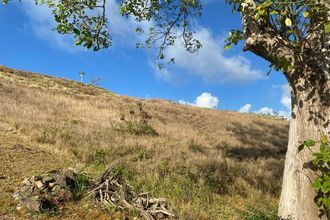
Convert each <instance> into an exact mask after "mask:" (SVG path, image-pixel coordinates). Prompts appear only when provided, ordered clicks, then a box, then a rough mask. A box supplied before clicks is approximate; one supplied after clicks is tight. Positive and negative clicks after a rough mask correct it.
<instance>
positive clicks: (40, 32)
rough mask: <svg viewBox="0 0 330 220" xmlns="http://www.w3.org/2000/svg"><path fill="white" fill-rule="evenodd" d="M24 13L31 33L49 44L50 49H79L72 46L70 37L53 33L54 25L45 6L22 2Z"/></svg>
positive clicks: (70, 50) (32, 2)
mask: <svg viewBox="0 0 330 220" xmlns="http://www.w3.org/2000/svg"><path fill="white" fill-rule="evenodd" d="M21 4H22V5H23V9H24V12H25V13H26V15H27V16H28V17H29V19H30V20H29V21H28V22H29V25H27V26H28V28H31V31H32V33H34V35H35V36H36V37H37V38H39V39H42V40H45V41H47V42H48V43H49V45H50V46H51V47H52V48H54V49H55V48H56V49H61V50H65V51H68V52H74V51H78V50H81V49H78V47H76V46H74V40H73V39H72V37H70V36H66V35H60V34H58V33H57V32H55V31H53V29H54V27H55V26H56V25H55V22H54V18H53V16H52V14H51V11H50V9H49V8H47V7H46V6H44V5H42V6H39V5H36V4H35V3H34V1H22V3H21Z"/></svg>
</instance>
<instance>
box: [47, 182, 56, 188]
mask: <svg viewBox="0 0 330 220" xmlns="http://www.w3.org/2000/svg"><path fill="white" fill-rule="evenodd" d="M56 185H57V183H56V182H52V183H48V186H49V188H51V189H52V188H54V186H56Z"/></svg>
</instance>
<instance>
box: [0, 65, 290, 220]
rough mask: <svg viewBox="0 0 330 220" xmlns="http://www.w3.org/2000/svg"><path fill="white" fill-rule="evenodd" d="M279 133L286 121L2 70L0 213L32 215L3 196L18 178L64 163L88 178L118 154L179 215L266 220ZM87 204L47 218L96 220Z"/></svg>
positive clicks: (276, 173) (128, 172) (133, 176)
mask: <svg viewBox="0 0 330 220" xmlns="http://www.w3.org/2000/svg"><path fill="white" fill-rule="evenodd" d="M139 103H140V104H139ZM141 105H142V112H143V113H145V114H147V115H148V116H151V119H148V120H147V121H148V122H147V126H144V125H145V124H143V123H141V122H140V121H141V120H142V119H143V117H144V116H143V115H142V113H141V111H140V110H139V108H140V107H141ZM131 125H132V126H131ZM152 128H153V129H155V131H156V132H157V134H158V135H157V134H155V135H152V134H153V133H152V132H151V133H150V132H149V131H150V129H152ZM148 129H149V130H148ZM137 130H138V131H139V132H136V131H137ZM141 131H142V133H141ZM148 132H149V133H148ZM144 133H145V134H144ZM287 133H288V123H287V122H286V121H284V120H278V119H271V118H267V117H262V116H257V115H249V114H239V113H236V112H230V111H217V110H208V109H203V108H197V107H189V106H183V105H180V104H176V103H172V102H169V101H164V100H142V99H133V98H129V97H124V96H119V95H115V94H113V93H111V92H108V91H106V90H104V89H101V88H96V87H93V86H87V85H83V84H81V83H77V82H74V81H68V80H63V79H55V78H51V77H48V76H42V75H38V74H33V73H27V72H22V71H17V70H12V69H8V68H6V67H0V149H1V152H0V159H1V161H2V162H1V164H0V170H1V173H0V177H1V175H2V176H5V177H10V178H3V179H0V195H1V196H0V199H1V200H3V201H0V203H1V204H0V216H1V215H3V216H5V215H6V216H9V217H10V216H11V217H16V218H18V216H23V217H22V218H23V219H24V218H32V217H27V216H28V215H27V214H24V213H23V214H22V213H20V212H18V211H16V210H15V209H14V207H13V203H12V202H11V197H10V193H11V191H12V190H13V189H12V187H13V186H14V185H15V184H17V182H18V181H19V180H20V179H22V178H23V177H25V176H30V175H32V174H33V173H34V174H35V173H40V172H44V171H46V170H51V169H55V168H63V167H68V166H76V167H79V168H80V169H82V170H84V171H85V172H88V173H90V175H93V176H96V175H98V174H99V173H100V172H101V171H102V169H104V168H105V167H106V166H107V164H109V163H111V162H112V161H114V160H120V161H121V166H122V169H123V173H124V174H125V176H126V178H128V179H129V181H130V182H131V184H132V185H133V187H134V188H135V189H136V190H141V191H149V192H151V193H152V194H153V195H155V196H162V197H166V198H168V199H169V201H170V206H171V209H172V211H173V212H174V213H175V214H176V215H177V216H178V217H179V218H180V219H272V218H274V216H276V207H277V200H278V196H279V191H280V185H281V177H282V171H283V160H284V155H285V151H286V144H287V138H288V137H287ZM14 144H22V145H23V146H24V147H27V148H29V149H30V150H24V148H18V149H15V148H12V146H13V145H14ZM20 151H24V152H20ZM17 155H18V156H17ZM8 184H10V185H11V186H10V187H9V188H10V189H8ZM88 207H89V206H88ZM89 208H90V207H89ZM89 208H86V209H85V208H84V206H83V205H82V204H79V203H78V204H76V207H75V208H73V209H71V211H66V212H65V211H64V212H63V213H64V214H63V213H62V215H61V217H56V216H55V217H53V218H55V219H56V218H59V219H61V218H64V217H63V215H64V216H65V217H66V218H68V219H70V218H71V219H75V218H76V217H77V215H76V214H77V212H80V213H84V215H83V216H85V218H87V219H88V218H90V219H92V218H96V217H95V216H96V214H95V216H94V217H91V216H92V215H89V214H90V213H93V211H91V210H89ZM82 210H83V211H82ZM86 213H87V214H86ZM98 214H99V213H98ZM100 215H102V214H100ZM75 216H76V217H75ZM86 216H89V217H86ZM39 217H40V216H39ZM40 218H43V217H42V216H41V217H40ZM77 218H78V217H77ZM79 218H82V217H81V216H80V217H79ZM0 219H1V217H0Z"/></svg>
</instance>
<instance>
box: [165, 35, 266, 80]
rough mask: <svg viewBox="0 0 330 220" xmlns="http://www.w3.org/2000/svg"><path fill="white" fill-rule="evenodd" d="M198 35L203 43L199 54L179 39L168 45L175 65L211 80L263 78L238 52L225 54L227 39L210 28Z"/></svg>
mask: <svg viewBox="0 0 330 220" xmlns="http://www.w3.org/2000/svg"><path fill="white" fill-rule="evenodd" d="M195 37H196V38H197V39H198V40H200V41H201V42H202V44H203V47H202V48H201V49H200V50H199V51H198V53H195V54H191V53H188V52H187V51H186V50H185V48H184V47H183V46H182V44H181V43H179V42H177V43H176V44H175V45H174V46H171V47H168V48H167V50H166V51H165V55H166V57H169V58H172V57H174V58H175V64H174V66H175V67H178V68H181V69H184V70H186V71H188V72H189V73H191V74H195V75H198V76H200V77H202V79H204V80H205V81H207V82H212V83H223V82H235V83H241V82H249V81H255V80H257V79H260V78H262V72H261V71H259V70H257V69H255V68H254V67H253V66H252V64H251V62H250V60H248V59H246V58H245V57H243V56H239V55H236V56H227V55H225V50H224V49H223V45H224V40H223V39H221V38H215V37H214V36H213V35H212V34H211V33H210V32H209V30H207V29H205V28H200V29H199V30H198V31H197V32H196V35H195Z"/></svg>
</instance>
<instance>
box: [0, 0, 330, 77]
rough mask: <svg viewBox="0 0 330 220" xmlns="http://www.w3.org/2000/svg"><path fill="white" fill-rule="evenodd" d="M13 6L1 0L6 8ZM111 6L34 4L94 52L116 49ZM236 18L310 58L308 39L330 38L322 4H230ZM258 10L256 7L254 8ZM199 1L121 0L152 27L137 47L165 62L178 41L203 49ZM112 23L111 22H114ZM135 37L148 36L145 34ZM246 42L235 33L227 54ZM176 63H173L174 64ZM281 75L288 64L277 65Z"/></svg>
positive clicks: (312, 0)
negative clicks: (197, 34)
mask: <svg viewBox="0 0 330 220" xmlns="http://www.w3.org/2000/svg"><path fill="white" fill-rule="evenodd" d="M9 1H10V0H2V2H3V3H4V4H7V3H8V2H9ZM106 1H107V0H35V3H36V4H37V5H47V6H48V7H49V8H50V9H51V10H52V13H53V15H54V19H55V21H56V22H57V26H56V27H55V30H56V31H57V32H59V33H60V34H72V35H73V36H74V38H75V39H76V42H75V43H76V45H81V46H84V47H85V48H87V49H89V48H92V49H93V50H94V51H97V50H99V49H103V48H107V47H109V46H111V34H110V33H109V28H108V26H109V23H108V19H107V15H106V3H107V2H106ZM226 3H227V4H228V5H230V6H232V11H233V12H239V13H241V14H242V15H243V14H248V15H249V16H251V17H253V18H254V19H256V20H257V21H258V22H259V25H260V26H262V27H263V29H264V30H265V31H268V32H272V33H273V34H277V35H280V36H281V37H282V38H283V39H284V40H286V41H289V42H291V43H292V44H291V45H292V47H293V48H294V49H295V50H297V52H298V53H299V52H300V53H302V54H305V50H306V48H311V47H312V46H311V45H309V44H311V42H310V41H309V38H311V37H313V34H315V33H317V32H320V34H322V33H323V34H324V33H329V32H330V22H329V21H328V20H327V12H328V11H329V8H327V7H326V1H325V0H324V1H322V0H226ZM251 6H253V7H251ZM201 12H202V6H201V2H200V1H198V0H121V1H120V13H121V14H122V15H123V16H132V17H134V18H135V19H136V20H137V21H149V22H150V23H151V24H152V26H151V27H150V28H149V30H147V34H148V35H147V36H148V37H147V39H146V41H145V42H144V43H138V44H137V47H151V46H154V45H156V46H158V48H159V54H158V57H159V58H160V59H163V58H164V54H163V51H164V49H165V48H166V47H168V46H171V45H173V44H174V42H175V41H176V40H177V39H181V40H182V42H183V44H184V46H185V48H186V50H187V51H189V52H196V51H197V50H198V49H200V48H201V47H202V44H201V42H200V41H198V40H197V39H195V38H194V26H195V25H194V24H195V22H196V20H197V19H198V18H199V17H200V16H201ZM110 19H111V18H110ZM136 31H138V32H143V31H145V30H142V29H141V28H139V27H138V28H137V29H136ZM240 40H243V31H242V30H231V31H230V36H229V37H228V38H227V40H226V46H225V48H227V49H228V48H230V47H231V45H232V44H235V45H236V44H237V43H238V42H239V41H240ZM172 61H174V60H172ZM273 65H274V66H275V68H276V69H277V70H279V69H280V68H282V67H283V66H285V65H283V64H281V65H278V64H273Z"/></svg>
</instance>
